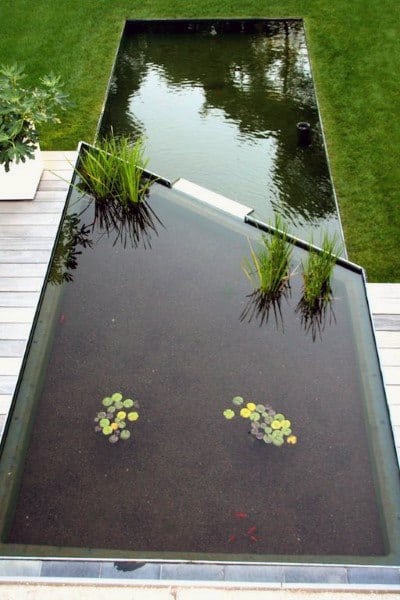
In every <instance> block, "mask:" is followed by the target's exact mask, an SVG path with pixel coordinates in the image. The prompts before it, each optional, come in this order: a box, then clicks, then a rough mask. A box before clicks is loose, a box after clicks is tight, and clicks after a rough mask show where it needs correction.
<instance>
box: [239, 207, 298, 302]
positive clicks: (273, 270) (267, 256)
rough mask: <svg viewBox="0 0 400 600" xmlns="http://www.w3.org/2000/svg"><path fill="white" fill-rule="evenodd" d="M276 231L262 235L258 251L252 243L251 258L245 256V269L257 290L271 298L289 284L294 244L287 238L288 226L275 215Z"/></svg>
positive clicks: (243, 266) (243, 265) (243, 264)
mask: <svg viewBox="0 0 400 600" xmlns="http://www.w3.org/2000/svg"><path fill="white" fill-rule="evenodd" d="M274 227H275V229H276V231H275V232H274V233H272V234H270V235H268V236H266V235H263V236H262V245H261V248H260V249H259V250H258V252H256V251H255V250H254V248H253V246H252V245H251V243H250V242H249V243H250V254H251V259H248V258H245V259H244V260H243V263H242V268H243V271H244V273H245V275H246V277H247V278H248V279H249V281H250V282H251V284H252V285H253V288H254V290H255V291H256V292H258V293H259V294H262V295H266V296H269V297H271V298H273V297H277V296H279V295H280V294H281V293H282V292H283V291H284V290H285V289H287V287H288V286H289V276H290V259H291V256H292V251H293V245H292V244H290V243H289V242H288V239H287V226H286V225H285V224H284V223H283V221H282V220H281V218H280V217H279V215H276V216H275V225H274Z"/></svg>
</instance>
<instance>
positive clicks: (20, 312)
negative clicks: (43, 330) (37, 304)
mask: <svg viewBox="0 0 400 600" xmlns="http://www.w3.org/2000/svg"><path fill="white" fill-rule="evenodd" d="M34 316H35V309H34V308H33V307H32V308H22V307H20V306H18V307H11V306H6V307H4V306H3V307H0V323H32V321H33V317H34ZM0 373H1V369H0Z"/></svg>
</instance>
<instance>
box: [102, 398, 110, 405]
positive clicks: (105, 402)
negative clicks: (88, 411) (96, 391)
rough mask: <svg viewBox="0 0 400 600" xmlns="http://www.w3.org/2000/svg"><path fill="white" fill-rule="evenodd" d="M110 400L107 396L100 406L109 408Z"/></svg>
mask: <svg viewBox="0 0 400 600" xmlns="http://www.w3.org/2000/svg"><path fill="white" fill-rule="evenodd" d="M111 404H112V400H111V398H109V397H108V396H107V398H103V401H102V405H103V406H111Z"/></svg>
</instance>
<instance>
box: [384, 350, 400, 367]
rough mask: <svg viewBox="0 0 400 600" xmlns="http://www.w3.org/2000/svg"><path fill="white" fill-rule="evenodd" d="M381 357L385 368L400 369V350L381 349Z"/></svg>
mask: <svg viewBox="0 0 400 600" xmlns="http://www.w3.org/2000/svg"><path fill="white" fill-rule="evenodd" d="M379 356H380V359H381V363H382V365H383V366H384V367H385V366H387V367H399V369H400V348H381V349H380V350H379Z"/></svg>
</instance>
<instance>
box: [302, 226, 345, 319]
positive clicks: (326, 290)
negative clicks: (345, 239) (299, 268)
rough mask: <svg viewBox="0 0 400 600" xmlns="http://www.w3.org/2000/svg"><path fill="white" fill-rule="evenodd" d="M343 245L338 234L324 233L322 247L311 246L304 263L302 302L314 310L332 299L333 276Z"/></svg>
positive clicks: (317, 309)
mask: <svg viewBox="0 0 400 600" xmlns="http://www.w3.org/2000/svg"><path fill="white" fill-rule="evenodd" d="M340 251H341V245H340V243H339V242H338V239H337V236H336V235H335V236H333V237H329V235H328V234H326V233H325V234H324V237H323V241H322V249H321V251H318V250H316V249H314V248H310V251H309V254H308V258H307V260H306V262H305V263H303V295H302V298H301V300H300V304H301V305H302V306H303V307H305V308H306V309H308V310H309V311H312V312H318V311H320V310H321V309H322V308H323V307H324V306H325V305H326V303H327V302H330V300H331V299H332V287H331V278H332V273H333V269H334V267H335V264H336V259H337V256H338V254H340Z"/></svg>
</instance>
